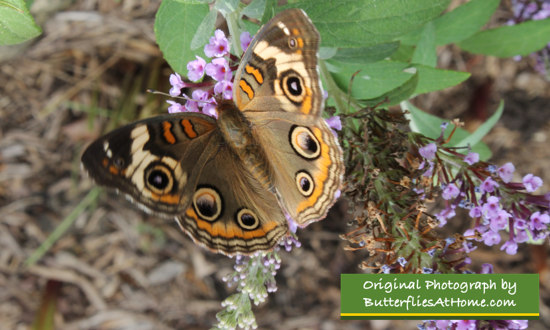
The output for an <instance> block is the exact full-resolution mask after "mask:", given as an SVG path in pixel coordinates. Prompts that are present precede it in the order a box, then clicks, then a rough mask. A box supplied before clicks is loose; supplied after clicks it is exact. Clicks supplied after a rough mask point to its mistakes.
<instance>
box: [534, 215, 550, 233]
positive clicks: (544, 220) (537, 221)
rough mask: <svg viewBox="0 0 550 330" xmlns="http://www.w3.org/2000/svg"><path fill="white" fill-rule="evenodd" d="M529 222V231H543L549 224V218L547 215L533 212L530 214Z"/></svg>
mask: <svg viewBox="0 0 550 330" xmlns="http://www.w3.org/2000/svg"><path fill="white" fill-rule="evenodd" d="M529 220H530V221H529V228H530V229H531V230H543V229H546V227H547V225H548V223H550V216H549V215H548V214H547V213H540V212H535V213H533V214H531V217H530V218H529Z"/></svg>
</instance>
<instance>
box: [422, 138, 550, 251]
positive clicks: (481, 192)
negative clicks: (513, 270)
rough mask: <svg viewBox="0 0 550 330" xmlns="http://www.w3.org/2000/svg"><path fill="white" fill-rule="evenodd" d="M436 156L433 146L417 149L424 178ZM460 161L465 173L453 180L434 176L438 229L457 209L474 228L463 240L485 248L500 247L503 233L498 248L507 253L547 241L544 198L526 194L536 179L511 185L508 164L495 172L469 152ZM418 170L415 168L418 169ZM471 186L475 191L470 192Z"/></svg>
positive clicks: (527, 177)
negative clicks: (463, 211)
mask: <svg viewBox="0 0 550 330" xmlns="http://www.w3.org/2000/svg"><path fill="white" fill-rule="evenodd" d="M437 152H438V147H437V145H436V144H435V143H429V144H427V145H425V146H423V147H421V148H419V153H420V155H421V156H422V157H423V158H424V161H428V163H429V164H430V169H428V171H427V172H429V174H430V176H431V175H432V171H433V164H432V162H433V160H434V159H436V154H437ZM457 155H458V154H457ZM461 157H462V159H463V161H464V163H465V165H466V164H467V168H468V169H470V171H471V172H469V171H464V172H459V174H457V175H456V176H455V177H454V178H453V177H451V174H450V173H449V172H448V171H445V172H444V171H443V170H440V173H439V174H440V175H439V177H438V179H439V180H440V181H441V182H442V184H441V197H442V198H443V199H444V200H445V203H446V205H445V208H444V209H443V210H441V211H440V212H439V213H437V214H436V215H435V216H436V218H437V219H438V221H439V226H441V227H442V226H444V225H445V224H446V223H447V220H449V219H451V218H453V217H454V216H455V215H456V211H455V210H456V208H457V207H460V208H465V209H468V210H469V216H470V217H471V218H473V219H474V221H475V225H474V228H472V229H469V230H467V231H466V232H465V233H464V235H465V236H466V237H467V238H469V239H474V238H475V239H477V240H479V241H483V243H485V244H486V245H488V246H491V245H495V244H500V243H501V240H502V237H501V233H502V232H507V234H508V239H507V240H506V241H505V242H504V243H503V244H502V245H501V248H500V249H501V250H504V251H506V253H508V254H515V253H516V252H517V249H518V243H523V242H527V241H529V240H541V239H544V238H546V237H547V236H548V234H549V231H548V226H549V224H550V215H549V214H548V208H549V207H550V203H549V201H548V199H549V198H550V194H547V196H535V195H532V193H533V192H535V191H536V190H537V189H539V188H540V187H541V186H542V184H543V182H542V179H541V178H539V177H538V176H535V175H533V174H527V175H525V176H524V177H523V179H522V182H521V183H519V182H512V179H513V175H514V171H515V167H514V165H513V164H512V163H506V164H504V165H502V166H501V167H499V168H496V166H493V165H489V166H485V165H479V164H478V162H479V155H478V154H476V153H473V152H470V153H468V154H467V155H466V156H461ZM423 166H424V164H421V165H420V167H419V169H422V167H423ZM484 166H485V167H484ZM424 175H425V176H426V173H424ZM475 182H477V183H478V184H477V186H474V187H472V185H473V184H475ZM476 233H477V235H476Z"/></svg>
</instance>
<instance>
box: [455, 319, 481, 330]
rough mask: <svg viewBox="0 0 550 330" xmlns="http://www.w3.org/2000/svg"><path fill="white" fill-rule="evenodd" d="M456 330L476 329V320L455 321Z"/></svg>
mask: <svg viewBox="0 0 550 330" xmlns="http://www.w3.org/2000/svg"><path fill="white" fill-rule="evenodd" d="M455 325H456V330H475V329H477V321H476V320H460V321H456V323H455Z"/></svg>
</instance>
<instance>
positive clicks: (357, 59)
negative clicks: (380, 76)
mask: <svg viewBox="0 0 550 330" xmlns="http://www.w3.org/2000/svg"><path fill="white" fill-rule="evenodd" d="M398 48H399V42H398V41H394V42H388V43H383V44H378V45H374V46H370V47H359V48H340V49H338V51H337V52H336V54H335V55H334V56H333V57H332V59H334V60H337V61H340V62H347V63H357V64H368V63H373V62H378V61H380V60H383V59H385V58H386V57H389V56H391V55H392V54H393V53H394V52H395V51H397V49H398Z"/></svg>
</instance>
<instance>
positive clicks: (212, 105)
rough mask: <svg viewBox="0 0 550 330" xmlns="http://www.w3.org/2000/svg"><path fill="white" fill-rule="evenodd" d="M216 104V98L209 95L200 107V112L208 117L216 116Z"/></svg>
mask: <svg viewBox="0 0 550 330" xmlns="http://www.w3.org/2000/svg"><path fill="white" fill-rule="evenodd" d="M216 106H217V104H216V99H215V98H213V97H211V98H210V99H209V100H207V101H206V103H205V104H204V106H203V107H202V113H204V114H205V115H208V116H210V117H214V118H218V110H216Z"/></svg>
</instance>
